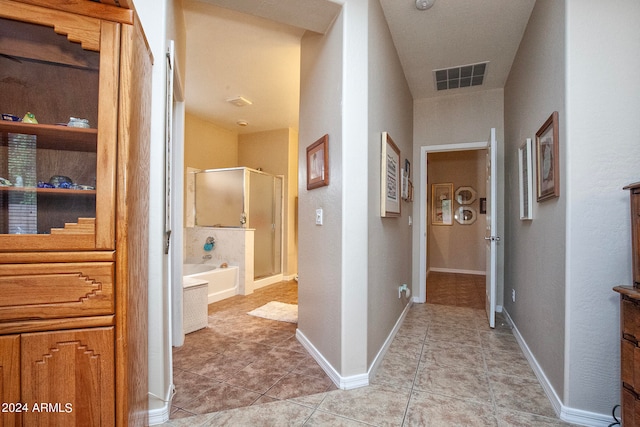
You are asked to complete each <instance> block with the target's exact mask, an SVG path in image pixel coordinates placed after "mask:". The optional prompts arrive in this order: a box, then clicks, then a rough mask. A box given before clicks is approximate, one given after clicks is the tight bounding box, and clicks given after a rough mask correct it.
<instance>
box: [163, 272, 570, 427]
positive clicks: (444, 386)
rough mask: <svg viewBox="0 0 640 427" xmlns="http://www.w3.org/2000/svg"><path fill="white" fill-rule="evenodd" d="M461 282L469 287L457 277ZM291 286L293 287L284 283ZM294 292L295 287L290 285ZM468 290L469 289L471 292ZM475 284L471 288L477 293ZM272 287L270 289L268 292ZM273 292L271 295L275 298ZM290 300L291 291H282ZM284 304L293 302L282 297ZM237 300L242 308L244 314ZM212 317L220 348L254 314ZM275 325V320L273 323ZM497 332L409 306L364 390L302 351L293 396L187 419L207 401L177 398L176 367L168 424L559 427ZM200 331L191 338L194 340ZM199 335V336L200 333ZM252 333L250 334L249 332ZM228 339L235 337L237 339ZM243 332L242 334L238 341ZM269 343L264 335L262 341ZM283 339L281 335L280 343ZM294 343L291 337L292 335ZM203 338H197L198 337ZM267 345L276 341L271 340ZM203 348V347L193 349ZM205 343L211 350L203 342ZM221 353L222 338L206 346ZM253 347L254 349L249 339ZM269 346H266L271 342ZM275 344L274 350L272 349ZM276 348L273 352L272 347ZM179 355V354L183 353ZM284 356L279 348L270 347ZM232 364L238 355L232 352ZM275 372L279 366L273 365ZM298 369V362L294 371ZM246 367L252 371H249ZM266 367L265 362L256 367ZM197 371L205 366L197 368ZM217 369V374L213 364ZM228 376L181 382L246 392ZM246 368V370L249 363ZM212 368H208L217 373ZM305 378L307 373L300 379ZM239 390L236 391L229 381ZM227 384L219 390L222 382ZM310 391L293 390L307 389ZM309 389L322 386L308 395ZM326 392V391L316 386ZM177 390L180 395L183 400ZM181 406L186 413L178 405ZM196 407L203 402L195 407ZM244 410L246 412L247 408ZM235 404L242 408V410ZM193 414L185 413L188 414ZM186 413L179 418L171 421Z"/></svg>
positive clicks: (468, 314)
mask: <svg viewBox="0 0 640 427" xmlns="http://www.w3.org/2000/svg"><path fill="white" fill-rule="evenodd" d="M442 279H443V282H447V283H449V285H452V284H453V286H456V285H455V281H454V282H452V278H451V277H442ZM463 282H464V283H468V281H463ZM288 286H289V287H291V286H292V285H291V284H289V285H288ZM296 286H297V285H296ZM469 287H470V288H473V286H469ZM478 287H480V286H479V285H478V284H476V286H475V288H478ZM271 288H273V289H271ZM276 288H278V289H279V290H280V291H282V290H283V289H285V288H286V286H285V285H284V284H282V285H274V287H269V288H264V289H263V291H264V292H275V289H276ZM274 295H275V294H271V295H270V296H269V298H274V297H275V296H274ZM289 295H290V296H291V295H292V294H289ZM283 302H291V301H283ZM251 308H252V307H251V305H249V304H244V305H243V306H242V310H244V312H246V311H249V310H250V309H251ZM216 316H217V315H216V314H215V312H212V311H210V328H208V329H214V330H218V331H220V333H221V334H226V335H225V336H226V342H227V343H233V342H237V340H239V339H240V336H237V335H238V334H237V333H234V331H235V330H239V329H237V328H238V323H237V322H239V321H240V319H242V318H244V317H251V316H246V315H245V316H241V315H239V314H238V316H233V317H232V318H231V319H229V320H230V323H231V324H232V325H233V326H232V327H231V328H229V329H227V328H223V327H222V323H220V322H219V320H220V319H218V318H217V317H216ZM280 323H282V322H280ZM496 323H497V327H496V328H495V329H494V330H491V329H489V328H488V327H487V322H486V317H485V313H484V310H482V309H477V308H470V307H454V306H447V305H442V304H440V303H438V304H432V303H428V304H414V305H413V306H412V307H411V309H410V310H409V312H408V314H407V316H406V318H405V321H404V323H403V325H402V327H401V328H400V330H399V332H398V334H397V335H396V337H395V339H394V340H393V342H392V344H391V346H390V348H389V350H388V351H387V353H386V355H385V357H384V360H383V361H382V363H381V365H380V367H379V369H378V370H377V373H376V376H375V378H374V379H373V380H372V381H371V385H370V386H368V387H363V388H359V389H354V390H348V391H345V390H337V389H336V387H335V386H334V385H333V384H331V383H330V381H329V383H327V382H325V380H328V378H326V376H325V377H324V379H323V378H322V377H323V375H324V373H322V374H321V373H320V372H318V371H317V369H318V366H317V364H316V362H315V361H314V360H313V359H312V358H311V357H310V356H308V355H303V354H302V353H300V355H299V356H298V358H297V362H296V363H295V364H292V365H291V366H290V368H289V369H290V372H294V371H295V372H300V375H299V376H297V378H298V379H299V380H300V383H299V385H298V386H293V382H291V383H290V384H291V388H290V390H298V391H297V392H293V394H292V395H290V396H287V395H286V394H282V395H280V396H278V394H277V392H276V390H279V389H278V388H277V383H276V384H275V385H273V386H272V387H276V388H274V389H273V390H274V391H273V392H270V391H269V389H267V390H266V391H263V392H262V394H260V392H257V391H254V392H253V398H249V399H248V400H252V399H253V400H252V401H251V402H249V401H248V403H246V404H243V405H239V404H238V405H236V407H235V408H234V409H218V410H217V412H211V413H202V412H200V413H201V414H200V415H195V416H190V415H191V414H192V413H195V412H196V410H197V411H200V410H201V409H204V408H205V406H206V404H205V403H203V402H211V399H210V398H209V397H208V395H207V392H206V391H203V389H202V388H201V389H200V391H199V393H200V394H198V392H197V391H195V389H194V388H190V390H191V391H190V392H189V393H191V399H192V401H193V402H194V403H193V404H192V405H188V404H184V403H182V404H181V403H180V402H184V400H185V398H184V393H185V392H184V390H183V391H181V387H180V386H181V384H180V382H181V381H182V379H183V378H186V377H187V375H185V372H186V371H183V370H182V369H181V368H177V369H176V387H177V388H178V393H177V394H176V397H175V400H174V409H175V411H174V412H173V413H172V419H171V421H170V422H168V423H166V424H165V425H166V426H174V427H182V426H229V425H237V426H250V425H256V426H267V425H291V426H299V425H308V426H332V427H333V426H367V425H368V426H454V425H455V426H473V427H476V426H514V427H515V426H523V427H524V426H531V425H536V426H548V427H551V426H565V425H568V424H566V423H563V422H562V421H560V420H558V418H557V417H556V415H555V413H554V411H553V408H552V407H551V404H550V402H549V400H548V399H547V397H546V395H545V394H544V392H543V390H542V387H541V386H540V384H539V383H538V381H537V379H536V377H535V376H534V374H533V371H532V370H531V368H530V367H529V365H528V363H527V361H526V359H525V358H524V356H523V355H522V352H521V351H520V348H519V346H518V344H517V342H516V340H515V338H514V336H513V334H512V333H511V329H510V328H509V326H508V325H507V324H506V322H504V319H503V318H502V316H501V315H498V317H497V322H496ZM281 328H282V330H283V331H286V333H287V334H290V335H291V336H290V337H289V338H286V339H285V340H284V341H282V346H281V347H287V348H288V349H291V350H293V351H294V352H296V353H297V352H298V351H299V350H300V349H301V347H299V345H297V343H296V342H294V341H295V337H293V331H294V328H293V327H292V326H289V325H282V326H281ZM205 332H206V330H203V331H202V333H200V332H198V333H194V334H190V335H189V336H188V339H189V340H192V339H191V337H192V336H195V337H196V339H194V340H192V341H199V340H200V338H202V335H203V334H204V333H205ZM197 334H200V338H198V335H197ZM249 335H253V333H250V334H249ZM234 336H235V337H234ZM245 336H246V335H245ZM259 336H264V337H268V338H264V339H265V340H266V341H263V343H262V344H261V345H266V342H267V341H271V340H275V341H278V339H277V338H276V336H278V334H277V333H276V332H274V331H271V330H269V331H266V332H265V333H264V334H259V333H256V334H255V336H254V337H255V338H257V337H259ZM269 337H270V338H269ZM285 337H286V334H283V335H282V337H281V338H285ZM291 337H293V338H291ZM202 342H204V341H202ZM272 343H273V341H272ZM200 345H203V344H200ZM207 345H209V344H207ZM213 345H215V346H219V347H218V348H222V347H224V346H226V345H227V344H225V343H224V342H218V343H216V344H213ZM256 345H258V343H256ZM270 345H271V344H270ZM185 348H187V347H186V346H185V347H183V348H181V349H179V350H177V351H176V352H175V355H176V365H177V366H182V367H183V368H184V367H185V366H186V365H185V364H186V363H187V360H192V358H194V359H195V358H197V357H196V356H195V355H193V354H194V352H193V351H189V350H187V351H186V352H185ZM274 348H277V347H274ZM272 351H273V350H272ZM181 353H182V354H181ZM275 353H277V354H285V353H287V352H284V351H276V352H275ZM233 357H234V358H235V359H237V360H238V361H239V360H240V359H242V357H244V356H240V355H238V354H235V353H234V356H233ZM271 365H272V366H273V367H274V370H277V369H276V368H275V367H276V366H281V365H279V364H277V363H276V362H275V359H272V362H271ZM294 365H295V366H294ZM249 366H250V365H249ZM262 366H263V367H264V365H262ZM203 369H204V368H203ZM210 369H214V368H210ZM246 369H247V367H245V368H243V369H239V370H238V371H237V372H235V373H234V372H233V370H232V369H230V370H229V372H228V377H227V380H226V383H225V382H222V381H221V380H219V379H218V380H214V379H213V378H211V375H212V374H211V373H209V372H207V370H206V369H205V370H203V371H202V372H200V374H196V373H191V374H190V375H188V376H193V377H192V378H196V379H198V381H199V382H200V384H209V385H212V384H214V386H213V388H215V387H223V388H225V390H226V391H227V393H228V394H229V391H230V390H231V389H232V388H233V389H235V388H238V389H240V390H243V393H244V392H247V388H248V387H249V386H248V385H246V384H242V381H243V379H242V378H243V374H241V373H240V372H241V371H242V370H245V371H246ZM248 369H251V368H250V367H249V368H248ZM214 370H215V369H214ZM303 372H304V373H303ZM233 383H235V384H237V386H233V387H232V385H231V384H233ZM225 384H226V385H225ZM311 384H315V386H311V387H310V388H307V389H306V390H307V392H304V393H303V392H300V391H301V390H303V389H304V388H305V387H306V385H311ZM313 387H319V388H317V389H316V390H315V391H314V390H313ZM322 387H324V389H322ZM181 393H182V394H183V396H181ZM181 405H184V406H183V407H182V408H183V409H178V407H181ZM199 405H200V406H199ZM249 405H251V406H249ZM241 406H242V407H241ZM189 409H190V410H189ZM178 417H185V418H178Z"/></svg>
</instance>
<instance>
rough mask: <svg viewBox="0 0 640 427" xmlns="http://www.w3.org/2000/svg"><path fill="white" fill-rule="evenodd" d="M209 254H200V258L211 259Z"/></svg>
mask: <svg viewBox="0 0 640 427" xmlns="http://www.w3.org/2000/svg"><path fill="white" fill-rule="evenodd" d="M211 258H212V256H211V254H206V255H202V259H211Z"/></svg>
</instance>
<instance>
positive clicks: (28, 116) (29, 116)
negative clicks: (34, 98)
mask: <svg viewBox="0 0 640 427" xmlns="http://www.w3.org/2000/svg"><path fill="white" fill-rule="evenodd" d="M22 123H32V124H36V125H37V124H38V120H36V116H35V115H34V114H33V113H32V112H31V111H29V112H28V113H27V114H25V115H24V117H23V118H22Z"/></svg>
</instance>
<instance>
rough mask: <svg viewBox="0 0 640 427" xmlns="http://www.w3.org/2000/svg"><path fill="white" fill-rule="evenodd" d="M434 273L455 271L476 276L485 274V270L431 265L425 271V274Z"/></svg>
mask: <svg viewBox="0 0 640 427" xmlns="http://www.w3.org/2000/svg"><path fill="white" fill-rule="evenodd" d="M432 271H433V272H434V273H456V274H474V275H476V276H486V274H487V272H486V271H484V270H462V269H457V268H440V267H431V268H430V269H429V271H427V276H428V275H429V273H430V272H432Z"/></svg>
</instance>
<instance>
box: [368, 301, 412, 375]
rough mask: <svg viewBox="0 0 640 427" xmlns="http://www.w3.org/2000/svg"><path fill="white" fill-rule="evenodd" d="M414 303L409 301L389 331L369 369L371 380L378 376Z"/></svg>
mask: <svg viewBox="0 0 640 427" xmlns="http://www.w3.org/2000/svg"><path fill="white" fill-rule="evenodd" d="M412 305H413V301H409V304H407V305H406V306H405V307H404V310H402V314H401V315H400V317H399V318H398V320H397V321H396V324H395V325H394V326H393V329H392V330H391V332H390V333H389V336H387V339H386V340H385V341H384V344H383V345H382V347H381V348H380V351H378V354H376V357H375V358H374V359H373V363H372V364H371V366H370V367H369V371H368V374H369V380H373V379H374V378H375V377H376V372H377V371H378V367H379V366H380V364H381V363H382V360H383V359H384V356H385V355H386V354H387V350H389V347H390V346H391V343H392V342H393V339H394V338H395V337H396V334H397V333H398V331H399V330H400V327H401V326H402V323H404V319H405V318H406V317H407V313H409V310H410V309H411V306H412Z"/></svg>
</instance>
